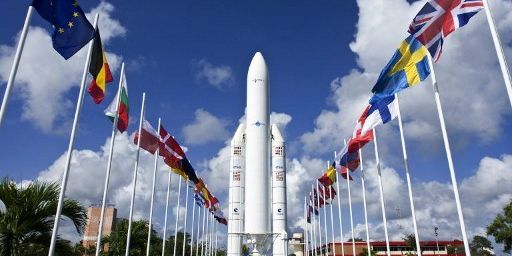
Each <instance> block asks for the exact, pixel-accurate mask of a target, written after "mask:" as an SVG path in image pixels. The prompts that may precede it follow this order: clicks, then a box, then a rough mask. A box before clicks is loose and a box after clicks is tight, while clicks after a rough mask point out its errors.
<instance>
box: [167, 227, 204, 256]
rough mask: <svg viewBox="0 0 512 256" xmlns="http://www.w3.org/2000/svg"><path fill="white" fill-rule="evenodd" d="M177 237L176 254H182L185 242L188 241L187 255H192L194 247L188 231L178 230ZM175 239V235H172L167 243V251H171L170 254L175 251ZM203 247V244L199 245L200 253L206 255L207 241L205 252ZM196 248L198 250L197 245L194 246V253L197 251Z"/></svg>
mask: <svg viewBox="0 0 512 256" xmlns="http://www.w3.org/2000/svg"><path fill="white" fill-rule="evenodd" d="M176 237H177V238H176V254H177V255H181V252H182V250H183V243H184V242H185V243H186V246H185V255H186V256H189V255H192V254H191V250H192V248H191V244H190V235H189V234H188V233H183V232H179V231H178V235H177V236H176ZM174 240H175V237H174V236H170V237H169V239H168V241H167V242H166V244H165V251H166V252H169V255H172V253H173V252H174ZM194 245H195V244H194ZM201 247H202V246H201V245H199V255H205V254H206V242H205V244H204V246H203V249H204V250H205V252H204V253H203V252H202V251H201ZM195 250H196V247H195V246H194V254H195V252H196V251H195Z"/></svg>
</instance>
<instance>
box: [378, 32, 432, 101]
mask: <svg viewBox="0 0 512 256" xmlns="http://www.w3.org/2000/svg"><path fill="white" fill-rule="evenodd" d="M427 54H428V50H427V48H425V46H423V44H421V43H420V42H419V41H418V40H416V39H415V38H414V37H413V36H409V37H407V38H406V39H405V40H404V41H403V42H402V44H400V47H399V48H398V50H397V51H396V52H395V54H394V55H393V57H392V58H391V60H390V61H389V63H388V64H387V65H386V67H385V68H384V69H383V70H382V72H381V73H380V76H379V79H378V80H377V83H375V86H373V89H372V92H373V93H374V95H373V97H372V98H371V99H370V104H373V103H375V102H377V101H379V99H382V98H385V97H389V96H392V95H394V94H395V93H397V92H399V91H401V90H403V89H405V88H407V87H411V86H414V85H416V84H418V83H419V82H421V81H423V80H425V78H427V77H428V75H429V74H430V68H429V65H428V56H427Z"/></svg>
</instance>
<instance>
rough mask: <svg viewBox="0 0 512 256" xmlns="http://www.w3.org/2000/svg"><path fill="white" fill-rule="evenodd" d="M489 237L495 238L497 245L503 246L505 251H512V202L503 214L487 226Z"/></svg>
mask: <svg viewBox="0 0 512 256" xmlns="http://www.w3.org/2000/svg"><path fill="white" fill-rule="evenodd" d="M487 235H490V236H493V237H494V240H495V241H496V243H499V244H503V246H504V249H503V251H504V252H506V253H510V252H511V250H512V201H511V202H510V203H509V204H508V205H507V206H505V208H504V209H503V213H502V214H498V216H496V218H495V219H494V220H493V221H492V223H491V224H490V225H489V226H487Z"/></svg>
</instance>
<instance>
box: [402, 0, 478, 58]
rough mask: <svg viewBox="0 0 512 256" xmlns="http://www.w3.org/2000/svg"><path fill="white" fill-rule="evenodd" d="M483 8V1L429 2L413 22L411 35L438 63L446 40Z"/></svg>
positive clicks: (449, 0)
mask: <svg viewBox="0 0 512 256" xmlns="http://www.w3.org/2000/svg"><path fill="white" fill-rule="evenodd" d="M483 8H484V3H483V1H482V0H429V1H428V2H427V3H426V4H425V5H424V6H423V8H421V10H420V12H419V13H418V14H417V15H416V17H414V19H413V20H412V22H411V25H410V26H409V33H411V34H412V35H414V37H416V38H417V39H418V41H420V42H421V43H422V44H423V45H425V47H427V49H428V51H429V52H430V55H431V56H432V58H433V59H434V61H435V62H437V61H438V60H439V57H440V56H441V52H442V51H443V49H442V47H443V41H444V38H445V37H447V36H448V35H449V34H451V33H452V32H453V31H455V30H456V29H458V28H460V27H462V26H464V25H466V24H467V23H468V22H469V19H470V18H471V17H473V15H475V14H476V13H477V12H478V11H480V10H481V9H483Z"/></svg>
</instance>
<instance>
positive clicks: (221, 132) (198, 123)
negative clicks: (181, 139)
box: [183, 109, 229, 145]
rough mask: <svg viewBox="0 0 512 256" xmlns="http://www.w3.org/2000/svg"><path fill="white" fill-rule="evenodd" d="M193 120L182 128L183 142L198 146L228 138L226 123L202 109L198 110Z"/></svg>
mask: <svg viewBox="0 0 512 256" xmlns="http://www.w3.org/2000/svg"><path fill="white" fill-rule="evenodd" d="M195 117H196V118H195V120H194V121H193V122H192V123H191V124H188V125H186V126H185V127H183V134H184V135H185V142H186V143H187V144H192V145H199V144H205V143H208V142H214V141H223V140H225V139H226V138H227V137H228V131H227V130H226V127H227V126H228V124H229V123H228V121H226V120H223V119H220V118H218V117H216V116H214V115H212V114H211V113H209V112H208V111H206V110H204V109H198V110H196V113H195Z"/></svg>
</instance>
